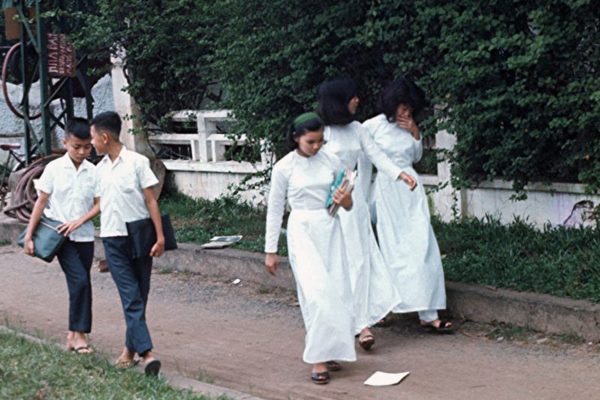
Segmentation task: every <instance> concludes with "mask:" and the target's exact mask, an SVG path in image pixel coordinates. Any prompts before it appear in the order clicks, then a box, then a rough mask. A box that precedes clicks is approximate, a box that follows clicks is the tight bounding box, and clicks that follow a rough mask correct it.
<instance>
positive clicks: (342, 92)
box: [317, 78, 358, 125]
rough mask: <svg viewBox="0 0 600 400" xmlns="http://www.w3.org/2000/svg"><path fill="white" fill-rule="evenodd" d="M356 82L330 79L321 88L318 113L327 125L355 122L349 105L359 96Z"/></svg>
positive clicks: (347, 79)
mask: <svg viewBox="0 0 600 400" xmlns="http://www.w3.org/2000/svg"><path fill="white" fill-rule="evenodd" d="M357 93H358V89H357V86H356V82H354V80H352V79H350V78H333V79H328V80H326V81H325V82H323V83H322V84H321V86H319V94H318V100H319V106H318V108H317V112H318V113H319V115H320V116H321V118H322V119H323V122H324V123H325V125H346V124H349V123H350V122H352V121H354V115H352V114H351V113H350V110H348V103H350V100H352V98H353V97H354V96H357Z"/></svg>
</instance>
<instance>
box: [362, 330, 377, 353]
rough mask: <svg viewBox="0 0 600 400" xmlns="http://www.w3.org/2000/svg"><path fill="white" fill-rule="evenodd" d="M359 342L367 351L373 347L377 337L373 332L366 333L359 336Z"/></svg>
mask: <svg viewBox="0 0 600 400" xmlns="http://www.w3.org/2000/svg"><path fill="white" fill-rule="evenodd" d="M358 344H359V346H360V347H362V348H363V350H365V351H369V350H371V347H373V345H374V344H375V337H374V336H373V335H371V334H367V335H364V336H363V337H360V336H359V338H358Z"/></svg>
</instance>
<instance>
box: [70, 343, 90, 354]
mask: <svg viewBox="0 0 600 400" xmlns="http://www.w3.org/2000/svg"><path fill="white" fill-rule="evenodd" d="M71 351H72V352H74V353H76V354H91V353H93V352H94V349H92V348H91V347H90V346H89V345H87V346H79V347H71Z"/></svg>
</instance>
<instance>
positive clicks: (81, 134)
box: [65, 117, 91, 140]
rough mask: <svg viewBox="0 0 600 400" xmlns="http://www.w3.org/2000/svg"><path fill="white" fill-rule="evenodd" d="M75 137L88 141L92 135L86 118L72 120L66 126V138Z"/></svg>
mask: <svg viewBox="0 0 600 400" xmlns="http://www.w3.org/2000/svg"><path fill="white" fill-rule="evenodd" d="M68 136H75V137H76V138H79V139H81V140H87V139H89V138H90V137H91V135H90V124H89V123H88V120H87V119H85V118H78V117H75V118H71V119H70V120H69V121H67V125H66V126H65V137H68Z"/></svg>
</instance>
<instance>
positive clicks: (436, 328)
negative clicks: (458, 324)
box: [420, 319, 454, 333]
mask: <svg viewBox="0 0 600 400" xmlns="http://www.w3.org/2000/svg"><path fill="white" fill-rule="evenodd" d="M420 323H421V327H422V328H423V329H426V330H427V331H429V332H434V333H453V332H454V328H453V326H452V322H450V321H446V320H443V319H436V320H433V321H429V322H427V321H423V320H420Z"/></svg>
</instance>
